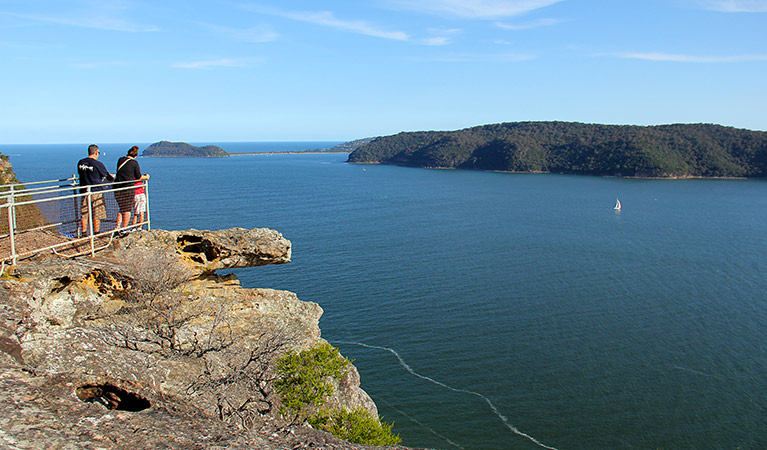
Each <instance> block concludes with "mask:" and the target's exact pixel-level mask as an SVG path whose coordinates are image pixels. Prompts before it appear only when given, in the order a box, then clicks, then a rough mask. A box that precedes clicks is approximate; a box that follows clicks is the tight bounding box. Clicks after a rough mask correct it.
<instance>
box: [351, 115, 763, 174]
mask: <svg viewBox="0 0 767 450" xmlns="http://www.w3.org/2000/svg"><path fill="white" fill-rule="evenodd" d="M349 162H354V163H381V164H394V165H403V166H415V167H430V168H457V169H479V170H500V171H512V172H553V173H572V174H585V175H616V176H639V177H764V176H767V132H762V131H751V130H744V129H736V128H731V127H724V126H720V125H713V124H673V125H659V126H629V125H598V124H583V123H572V122H514V123H502V124H493V125H483V126H478V127H474V128H467V129H464V130H458V131H424V132H407V133H399V134H396V135H392V136H385V137H379V138H377V139H375V140H373V141H371V142H370V143H368V144H366V145H362V146H360V147H359V148H358V149H357V150H355V151H354V152H352V153H351V154H350V155H349Z"/></svg>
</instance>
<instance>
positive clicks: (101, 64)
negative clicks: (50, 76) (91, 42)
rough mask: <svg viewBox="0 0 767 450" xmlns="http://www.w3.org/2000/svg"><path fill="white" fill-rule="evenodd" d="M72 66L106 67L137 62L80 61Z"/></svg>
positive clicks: (126, 65) (130, 64) (122, 65)
mask: <svg viewBox="0 0 767 450" xmlns="http://www.w3.org/2000/svg"><path fill="white" fill-rule="evenodd" d="M70 65H71V66H72V67H76V68H78V69H101V68H104V67H130V66H135V63H130V62H127V61H104V62H78V63H72V64H70Z"/></svg>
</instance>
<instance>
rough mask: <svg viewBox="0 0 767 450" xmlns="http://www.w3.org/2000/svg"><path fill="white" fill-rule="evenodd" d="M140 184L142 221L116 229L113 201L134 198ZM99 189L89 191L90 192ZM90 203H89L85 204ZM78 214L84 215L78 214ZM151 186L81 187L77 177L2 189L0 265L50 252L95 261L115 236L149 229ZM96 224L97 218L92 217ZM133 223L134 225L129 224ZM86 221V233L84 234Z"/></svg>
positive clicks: (115, 184) (133, 216) (109, 185)
mask: <svg viewBox="0 0 767 450" xmlns="http://www.w3.org/2000/svg"><path fill="white" fill-rule="evenodd" d="M139 182H140V183H141V185H142V186H143V188H144V192H145V194H146V199H147V201H146V213H145V216H144V218H143V220H140V219H138V218H137V217H136V216H137V215H136V214H135V213H132V214H131V215H130V219H129V223H127V224H121V226H120V227H119V228H118V227H117V214H118V211H119V208H118V205H117V200H116V197H121V196H124V197H129V199H130V202H131V203H130V204H131V205H133V198H134V197H133V195H134V192H135V190H136V188H139V187H140V186H138V185H136V183H139ZM97 187H98V188H102V187H103V188H104V189H103V190H98V191H97V190H93V189H94V188H97ZM99 195H101V198H103V200H104V206H105V208H106V218H103V219H102V220H101V221H100V224H99V225H100V227H99V229H98V230H95V229H94V220H93V219H94V212H96V211H95V208H94V207H95V206H96V205H98V201H95V200H96V198H97V197H98V196H99ZM85 199H88V200H90V201H87V202H85V201H84V200H85ZM81 212H82V214H81ZM149 217H150V216H149V185H148V182H147V181H146V180H142V181H138V180H133V181H124V182H119V183H117V182H114V183H109V184H103V185H99V186H79V185H78V180H77V177H76V176H75V175H73V176H71V177H69V178H64V179H60V180H47V181H36V182H31V183H14V184H3V185H0V262H2V264H7V263H11V264H16V262H17V261H18V260H19V259H25V258H29V257H32V256H34V255H37V254H40V253H43V252H50V253H54V254H57V255H60V256H66V257H75V256H82V255H87V254H90V255H91V256H93V255H94V254H95V253H96V252H97V251H98V250H101V249H103V248H105V247H107V246H109V244H110V243H111V242H112V239H113V238H114V237H115V236H119V235H120V234H121V233H123V232H128V231H132V230H134V229H141V228H146V229H147V230H149V229H150V219H149ZM95 218H96V219H97V220H98V217H95ZM134 220H136V223H133V221H134ZM83 222H85V225H86V226H85V231H83V226H82V225H83Z"/></svg>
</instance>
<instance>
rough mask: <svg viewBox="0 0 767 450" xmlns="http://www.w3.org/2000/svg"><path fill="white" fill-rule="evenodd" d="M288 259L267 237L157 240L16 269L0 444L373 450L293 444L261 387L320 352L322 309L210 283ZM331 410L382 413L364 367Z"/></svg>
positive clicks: (0, 393) (323, 439) (9, 299)
mask: <svg viewBox="0 0 767 450" xmlns="http://www.w3.org/2000/svg"><path fill="white" fill-rule="evenodd" d="M289 261H290V242H289V241H287V240H286V239H284V238H283V237H282V236H281V235H280V234H279V233H277V232H275V231H273V230H266V229H255V230H245V229H231V230H222V231H216V232H211V231H197V230H187V231H163V230H152V231H151V232H140V233H132V234H131V235H130V236H128V237H126V238H123V239H120V240H118V241H117V242H116V243H115V245H114V246H113V248H111V249H110V250H109V251H107V252H104V253H101V254H98V255H97V257H96V258H94V259H87V258H83V259H76V260H66V259H59V258H55V257H51V258H43V259H41V260H39V261H35V262H34V263H29V264H26V265H19V266H17V267H16V268H15V270H14V271H13V272H12V274H11V276H10V277H9V278H8V279H5V280H1V281H0V370H2V376H0V408H2V409H3V411H13V414H3V415H0V446H2V445H6V446H7V447H8V448H109V449H112V448H160V447H163V448H237V447H241V448H255V449H262V448H263V449H271V448H303V447H300V446H301V445H304V444H306V445H307V446H308V445H309V444H308V443H313V444H311V446H315V447H318V448H339V449H341V448H348V449H356V448H367V447H365V446H355V445H352V444H348V443H344V442H342V441H339V440H337V439H335V438H332V437H330V436H328V435H326V434H325V433H321V432H317V431H314V430H310V429H307V428H303V427H298V428H295V429H294V430H293V432H294V434H289V435H286V434H285V433H284V432H283V431H284V429H285V428H284V424H280V420H279V415H278V414H277V411H276V407H275V405H273V402H274V398H273V397H271V396H270V395H271V394H270V392H269V391H268V384H267V383H265V381H266V380H268V377H269V376H270V373H269V370H268V364H267V363H268V362H269V361H271V359H272V358H273V357H275V356H278V355H280V354H281V352H284V351H286V350H287V349H288V348H296V349H304V348H309V347H311V346H312V345H314V344H316V343H318V342H321V341H322V338H321V337H320V330H319V327H318V321H319V318H320V316H321V315H322V309H321V308H320V306H319V305H317V304H315V303H312V302H304V301H301V300H299V299H298V297H297V296H296V295H295V294H293V293H291V292H287V291H279V290H272V289H244V288H242V287H241V286H239V283H238V282H237V280H236V277H235V276H234V275H229V276H226V277H222V276H219V275H216V274H215V270H218V269H222V268H232V267H248V266H253V265H263V264H282V263H286V262H289ZM179 264H180V267H181V269H178V267H179ZM158 286H159V287H162V288H163V289H165V288H169V289H170V290H169V291H167V292H166V293H163V292H165V291H163V290H162V289H159V288H158ZM155 288H157V289H155ZM171 325H172V326H171ZM254 377H255V378H257V379H256V380H255V381H254ZM333 402H334V403H335V404H338V405H344V406H346V407H350V408H354V407H356V406H360V405H361V406H363V407H365V408H367V409H368V410H370V411H371V412H373V413H374V414H377V411H376V408H375V404H374V403H373V401H372V400H371V399H370V397H369V396H368V395H367V394H365V392H364V391H362V390H361V389H360V387H359V375H358V373H357V371H356V369H353V370H351V371H350V373H349V374H348V375H347V377H346V378H345V379H344V380H342V381H341V383H340V384H339V387H338V389H337V392H336V395H335V397H334V399H333ZM137 405H143V406H142V409H141V410H140V411H139V410H136V411H129V412H126V411H124V409H125V408H129V409H130V408H133V409H136V408H137V407H138V406H137ZM147 405H148V406H147ZM243 405H244V406H243ZM238 407H241V409H240V410H237V408H238ZM110 408H116V409H115V410H114V411H112V410H111V409H110ZM110 411H112V412H110ZM243 425H247V426H246V427H243ZM280 430H283V431H280ZM288 445H290V446H288ZM296 445H299V447H296Z"/></svg>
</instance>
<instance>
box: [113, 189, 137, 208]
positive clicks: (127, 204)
mask: <svg viewBox="0 0 767 450" xmlns="http://www.w3.org/2000/svg"><path fill="white" fill-rule="evenodd" d="M133 192H134V190H133V189H126V190H124V191H116V192H115V200H117V206H118V207H119V208H120V212H131V209H133Z"/></svg>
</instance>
